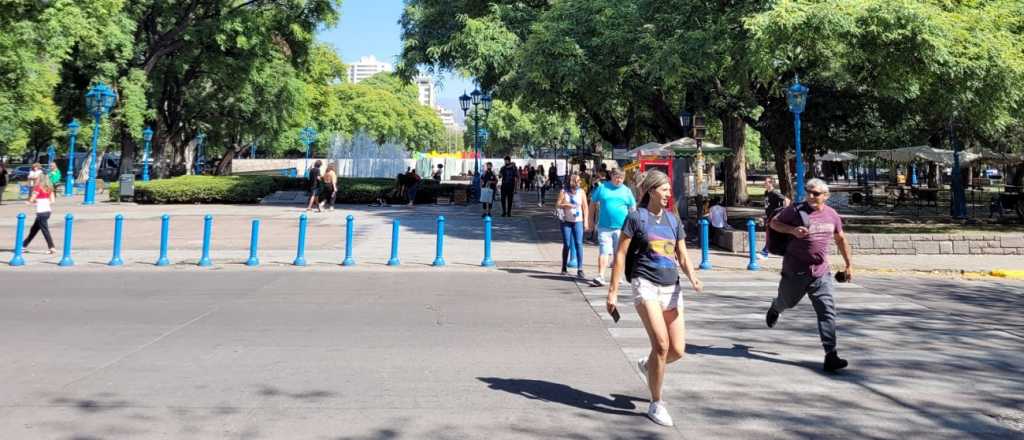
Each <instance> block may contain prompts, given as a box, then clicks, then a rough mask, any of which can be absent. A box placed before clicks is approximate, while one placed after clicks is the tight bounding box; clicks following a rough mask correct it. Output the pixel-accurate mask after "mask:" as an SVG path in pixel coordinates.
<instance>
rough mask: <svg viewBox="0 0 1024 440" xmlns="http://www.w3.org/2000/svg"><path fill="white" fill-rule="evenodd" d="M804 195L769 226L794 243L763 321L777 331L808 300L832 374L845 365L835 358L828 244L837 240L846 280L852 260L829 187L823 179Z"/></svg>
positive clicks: (810, 185) (850, 274) (812, 183)
mask: <svg viewBox="0 0 1024 440" xmlns="http://www.w3.org/2000/svg"><path fill="white" fill-rule="evenodd" d="M805 190H806V192H807V197H806V199H805V202H804V203H800V204H797V205H790V206H788V207H786V208H785V209H783V210H782V211H781V212H779V214H778V215H776V216H775V217H774V218H773V219H772V221H771V227H772V229H775V230H776V231H779V232H782V233H785V234H790V235H792V236H793V238H792V239H791V240H790V241H789V245H788V246H787V247H786V255H785V256H784V257H783V259H782V280H781V281H779V294H778V296H777V297H776V298H775V300H774V301H772V305H771V307H769V308H768V313H767V314H766V315H765V321H766V322H767V324H768V327H774V326H775V323H776V322H777V321H778V320H779V314H780V313H782V312H783V311H785V310H786V309H790V308H792V307H794V306H796V305H797V304H798V303H799V302H800V300H801V299H803V297H804V295H807V296H809V297H810V298H811V305H812V306H814V312H815V313H816V314H817V315H818V334H819V335H821V345H822V346H823V347H824V348H825V365H824V369H825V371H829V372H832V371H836V370H840V369H843V368H845V367H846V365H847V362H846V361H845V360H844V359H841V358H840V357H839V354H838V353H837V352H836V307H835V300H834V299H833V297H832V283H833V280H832V277H831V273H829V272H830V271H829V265H828V245H829V243H830V242H831V241H832V240H833V239H834V240H835V242H836V247H837V248H838V249H839V253H840V254H842V256H843V260H845V261H846V270H845V272H846V278H847V280H849V279H852V278H853V260H852V259H851V255H850V246H849V244H848V243H847V242H846V236H845V235H844V234H843V220H842V218H840V217H839V214H838V213H836V211H835V210H834V209H832V208H831V207H830V206H828V205H826V204H825V202H826V201H827V200H828V196H829V193H828V185H827V184H826V183H825V182H824V181H822V180H821V179H811V180H809V181H808V182H807V185H805Z"/></svg>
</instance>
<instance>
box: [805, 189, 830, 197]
mask: <svg viewBox="0 0 1024 440" xmlns="http://www.w3.org/2000/svg"><path fill="white" fill-rule="evenodd" d="M804 191H807V194H810V195H811V196H813V197H818V196H820V195H822V194H828V193H827V192H821V191H811V190H809V189H804Z"/></svg>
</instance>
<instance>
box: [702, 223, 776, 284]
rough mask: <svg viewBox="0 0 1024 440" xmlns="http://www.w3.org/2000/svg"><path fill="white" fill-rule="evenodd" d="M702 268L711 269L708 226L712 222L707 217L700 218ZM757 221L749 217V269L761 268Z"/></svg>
mask: <svg viewBox="0 0 1024 440" xmlns="http://www.w3.org/2000/svg"><path fill="white" fill-rule="evenodd" d="M698 223H699V224H700V270H711V269H712V266H711V254H710V251H709V248H710V239H709V237H708V226H709V225H710V222H709V221H708V219H706V218H702V219H700V221H699V222H698ZM756 228H757V222H756V221H754V219H752V218H751V219H747V242H748V245H749V249H748V252H749V254H750V262H748V263H747V270H752V271H753V270H760V269H761V266H760V265H759V264H757V231H756Z"/></svg>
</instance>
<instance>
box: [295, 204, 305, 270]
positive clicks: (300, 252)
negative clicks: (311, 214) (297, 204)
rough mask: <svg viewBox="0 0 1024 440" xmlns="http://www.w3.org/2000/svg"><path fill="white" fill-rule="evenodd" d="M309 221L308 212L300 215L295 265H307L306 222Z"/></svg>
mask: <svg viewBox="0 0 1024 440" xmlns="http://www.w3.org/2000/svg"><path fill="white" fill-rule="evenodd" d="M308 221H309V219H308V218H306V214H302V215H300V216H299V244H298V246H297V247H298V249H297V250H296V252H295V261H293V262H292V265H295V266H305V265H306V224H307V222H308Z"/></svg>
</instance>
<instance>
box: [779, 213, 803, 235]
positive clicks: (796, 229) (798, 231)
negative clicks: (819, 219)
mask: <svg viewBox="0 0 1024 440" xmlns="http://www.w3.org/2000/svg"><path fill="white" fill-rule="evenodd" d="M779 217H782V214H781V213H779V215H776V216H775V217H772V222H771V224H770V225H771V228H772V229H774V230H776V231H779V232H781V233H783V234H789V235H792V236H794V237H796V238H804V237H807V235H808V234H809V233H810V231H809V230H807V228H806V227H804V226H790V225H787V224H785V223H783V222H782V221H781V220H779Z"/></svg>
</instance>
